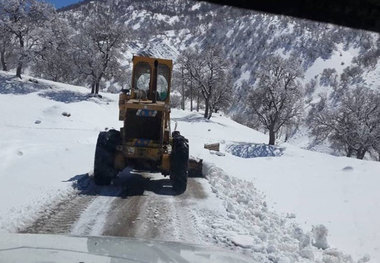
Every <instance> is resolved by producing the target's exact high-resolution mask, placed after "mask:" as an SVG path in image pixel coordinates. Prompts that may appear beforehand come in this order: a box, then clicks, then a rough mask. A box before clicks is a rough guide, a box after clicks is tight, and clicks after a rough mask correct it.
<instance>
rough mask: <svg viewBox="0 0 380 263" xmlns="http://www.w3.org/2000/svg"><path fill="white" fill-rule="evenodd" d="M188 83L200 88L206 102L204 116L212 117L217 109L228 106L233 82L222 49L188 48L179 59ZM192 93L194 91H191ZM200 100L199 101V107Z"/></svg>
mask: <svg viewBox="0 0 380 263" xmlns="http://www.w3.org/2000/svg"><path fill="white" fill-rule="evenodd" d="M179 63H180V64H181V67H183V68H184V70H185V72H184V76H185V78H186V79H187V82H188V83H191V87H193V85H194V86H195V87H196V88H197V89H199V92H200V94H201V95H202V97H203V99H204V103H205V112H204V117H205V118H207V119H210V118H211V116H212V113H213V111H214V110H215V109H219V108H221V107H223V106H226V105H227V104H228V103H226V101H227V100H228V94H230V93H231V88H232V87H231V85H230V84H231V82H230V78H229V74H228V71H227V64H226V62H225V60H224V58H223V57H222V55H221V50H219V49H218V48H215V47H208V48H205V49H204V50H202V51H200V50H199V49H198V48H196V49H188V50H186V51H185V52H184V53H183V55H182V56H181V57H180V59H179ZM191 94H192V93H191ZM198 105H199V102H198V103H197V108H198Z"/></svg>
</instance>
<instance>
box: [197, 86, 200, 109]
mask: <svg viewBox="0 0 380 263" xmlns="http://www.w3.org/2000/svg"><path fill="white" fill-rule="evenodd" d="M199 100H200V98H199V90H198V91H197V112H199Z"/></svg>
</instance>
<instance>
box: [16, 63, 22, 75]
mask: <svg viewBox="0 0 380 263" xmlns="http://www.w3.org/2000/svg"><path fill="white" fill-rule="evenodd" d="M21 71H22V62H21V61H19V62H18V64H17V69H16V77H18V78H20V79H21Z"/></svg>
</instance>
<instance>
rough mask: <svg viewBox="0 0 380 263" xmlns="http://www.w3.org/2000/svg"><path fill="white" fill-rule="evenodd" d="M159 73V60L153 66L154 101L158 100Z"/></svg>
mask: <svg viewBox="0 0 380 263" xmlns="http://www.w3.org/2000/svg"><path fill="white" fill-rule="evenodd" d="M157 73H158V61H157V60H155V61H154V67H153V80H152V95H153V98H152V102H153V103H156V101H157Z"/></svg>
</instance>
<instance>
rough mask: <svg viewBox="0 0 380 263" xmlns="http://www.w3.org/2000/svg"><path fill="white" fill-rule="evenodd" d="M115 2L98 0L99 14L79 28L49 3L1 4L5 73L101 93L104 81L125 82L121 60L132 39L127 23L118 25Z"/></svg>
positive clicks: (16, 0) (10, 0) (2, 0)
mask: <svg viewBox="0 0 380 263" xmlns="http://www.w3.org/2000/svg"><path fill="white" fill-rule="evenodd" d="M114 9H116V6H115V5H114V4H113V3H112V2H108V3H105V2H96V8H95V9H94V10H93V11H94V13H93V14H92V15H90V16H88V17H87V18H85V19H83V21H81V23H79V24H78V26H77V27H73V26H71V25H70V23H69V21H67V20H66V19H65V18H63V17H62V16H59V15H58V14H57V12H56V10H55V9H54V8H53V7H52V6H51V5H50V4H47V3H46V2H43V1H37V0H0V32H1V33H0V55H1V66H2V70H5V71H7V70H9V69H12V68H16V76H17V77H19V78H21V74H22V72H23V69H24V68H28V69H29V70H30V71H32V72H33V74H34V75H35V76H39V77H43V78H47V79H51V80H54V81H62V82H68V83H73V84H81V85H89V86H91V92H92V93H95V94H97V93H98V92H99V87H100V83H101V82H102V81H104V80H109V81H112V80H118V79H120V78H122V75H123V74H122V70H121V69H122V67H121V65H120V63H119V57H120V56H121V54H122V50H123V48H124V45H125V43H126V40H127V37H128V31H127V28H126V27H125V25H124V24H122V23H115V20H114Z"/></svg>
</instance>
